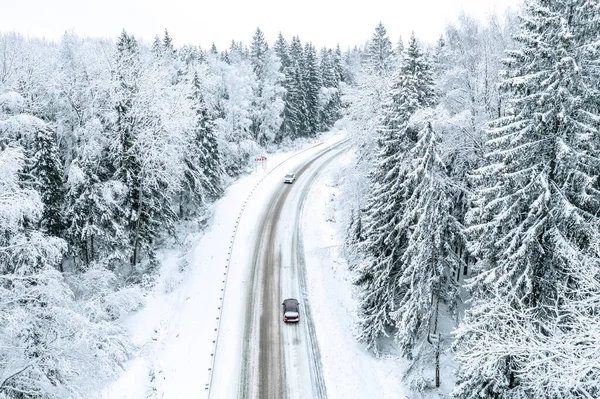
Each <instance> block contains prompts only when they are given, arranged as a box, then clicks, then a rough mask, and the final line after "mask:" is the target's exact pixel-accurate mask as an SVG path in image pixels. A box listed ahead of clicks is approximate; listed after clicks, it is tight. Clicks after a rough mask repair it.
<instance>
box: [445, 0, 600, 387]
mask: <svg viewBox="0 0 600 399" xmlns="http://www.w3.org/2000/svg"><path fill="white" fill-rule="evenodd" d="M597 21H598V8H597V2H589V1H586V0H581V1H564V0H553V1H547V0H543V1H542V0H540V1H530V2H529V3H528V4H527V8H526V16H525V17H524V18H523V19H522V26H521V33H520V34H519V35H517V36H516V38H515V39H516V41H517V43H518V44H519V48H518V49H517V50H514V51H509V52H508V54H507V55H508V57H507V59H506V61H505V67H506V77H505V80H504V81H503V83H502V87H501V88H502V90H503V92H504V93H505V95H507V96H508V99H509V105H508V107H509V109H508V112H507V114H506V116H504V117H502V118H499V119H497V120H496V121H494V122H493V124H492V128H491V130H490V132H489V135H490V138H489V140H488V141H487V143H486V149H487V154H486V159H487V164H486V165H485V166H483V167H481V168H480V169H478V170H477V171H475V172H474V178H475V181H476V182H477V183H478V184H479V190H478V191H477V193H476V195H475V196H474V198H473V200H474V207H473V209H472V211H471V212H470V213H469V215H468V216H469V218H468V220H469V222H470V227H469V229H468V230H467V233H468V236H469V239H470V247H471V250H472V252H473V253H474V254H475V256H476V257H477V258H478V262H477V264H476V265H475V268H474V271H475V273H476V274H475V276H474V277H473V278H472V279H471V280H470V282H469V284H468V286H467V287H468V288H469V289H470V290H471V291H472V307H471V309H469V310H468V311H467V313H466V317H465V319H464V321H463V324H462V326H461V327H460V328H459V329H458V334H457V339H458V341H457V344H456V346H455V349H456V357H457V359H458V360H459V361H460V363H461V369H460V372H459V374H458V384H457V386H456V389H455V392H454V395H455V396H456V397H457V398H460V399H471V398H473V399H474V398H480V397H482V396H485V397H493V398H509V397H510V398H516V397H519V398H541V397H544V398H582V397H586V398H591V397H596V396H597V395H598V389H597V387H598V386H597V381H598V379H597V375H598V373H597V372H596V371H592V370H591V369H590V370H587V371H585V370H581V371H579V372H573V368H572V367H573V365H574V364H573V363H571V362H570V360H569V358H568V357H565V356H563V355H560V354H557V353H553V352H556V350H557V348H555V347H552V345H551V344H552V343H553V342H571V343H572V342H573V340H572V339H571V338H573V335H572V334H573V333H575V334H577V333H578V331H579V332H580V330H578V329H576V328H575V327H576V325H575V326H574V324H573V323H572V321H573V320H577V319H580V318H582V317H585V316H584V314H586V313H587V314H592V313H595V314H596V315H597V309H598V307H597V303H596V305H592V307H591V308H587V309H585V306H584V307H583V309H585V310H584V312H583V314H579V315H578V314H574V313H573V311H574V309H575V308H576V306H573V305H574V304H575V303H579V304H582V303H586V302H587V300H588V299H589V298H590V297H591V296H592V295H594V294H593V291H589V290H588V289H585V288H584V287H588V288H589V287H591V286H595V287H599V286H600V275H599V274H598V265H599V264H600V254H599V253H598V246H597V245H598V242H599V241H600V230H599V228H598V226H599V225H600V219H599V217H598V214H599V213H600V192H599V191H598V180H597V179H598V176H599V175H600V161H599V160H598V155H599V153H598V146H597V140H596V138H595V137H596V136H597V134H598V120H599V119H600V115H599V112H598V106H597V87H598V86H597V83H598V72H597V68H596V67H595V65H594V64H596V63H597V52H598V42H599V41H598V39H599V34H600V31H599V30H598V29H597ZM591 27H594V29H590V28H591ZM590 283H591V284H590ZM595 295H596V298H597V293H595ZM588 304H589V305H591V303H588ZM579 311H581V308H580V310H579ZM596 317H597V316H596ZM576 340H577V338H576ZM597 345H598V338H597V337H595V338H593V339H584V338H582V337H579V345H578V346H579V348H578V350H577V351H578V353H579V354H581V355H582V359H581V360H579V359H578V360H576V361H575V363H578V364H579V363H580V362H581V363H580V364H585V363H586V358H589V357H590V356H591V357H593V356H597V354H596V355H592V354H591V353H592V352H594V349H592V348H594V347H596V348H597ZM584 348H585V349H584ZM579 349H581V351H580V350H579ZM596 352H597V351H596ZM585 353H587V355H585ZM587 364H589V363H587ZM542 370H543V371H542ZM549 370H553V371H554V372H553V373H549ZM556 370H562V372H558V373H557V372H556ZM540 372H541V373H542V374H544V376H545V378H540V375H539V374H540ZM593 381H595V382H593ZM590 384H591V385H592V386H594V385H595V387H593V388H591V389H590V388H589V387H590Z"/></svg>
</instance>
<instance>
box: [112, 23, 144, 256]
mask: <svg viewBox="0 0 600 399" xmlns="http://www.w3.org/2000/svg"><path fill="white" fill-rule="evenodd" d="M115 68H116V71H115V79H116V81H117V83H118V88H117V93H118V94H117V98H116V104H115V107H116V111H117V121H116V126H115V129H116V131H117V134H118V138H119V142H118V147H117V149H116V152H117V153H116V154H114V157H115V168H116V178H117V180H119V181H120V182H122V183H123V185H124V186H125V187H126V189H127V195H126V201H125V204H124V209H123V214H122V215H120V217H121V218H122V224H123V225H126V226H127V231H128V235H129V245H130V247H131V248H132V255H131V257H130V263H131V264H132V265H135V264H137V262H138V259H139V257H138V255H139V253H138V251H139V244H138V240H139V233H140V231H139V229H140V227H143V225H144V224H145V223H144V222H146V221H147V220H142V217H141V214H142V211H143V206H142V191H141V184H142V182H141V175H142V171H141V169H142V168H141V162H140V160H139V159H138V157H137V156H136V151H137V148H136V147H135V143H136V139H137V134H138V130H137V129H139V123H140V121H139V120H138V116H137V115H136V114H135V101H136V100H137V97H138V95H139V90H140V88H139V79H140V74H141V71H140V69H141V62H140V56H139V48H138V44H137V41H136V40H135V38H134V37H133V36H130V35H129V34H127V32H125V30H123V32H122V33H121V36H120V37H119V39H118V41H117V54H116V63H115ZM147 216H148V215H147V213H145V216H144V219H148V218H147Z"/></svg>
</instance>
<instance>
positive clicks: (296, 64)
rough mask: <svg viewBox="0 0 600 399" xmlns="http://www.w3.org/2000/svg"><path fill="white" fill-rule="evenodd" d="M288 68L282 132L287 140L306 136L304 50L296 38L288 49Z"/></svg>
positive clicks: (295, 37)
mask: <svg viewBox="0 0 600 399" xmlns="http://www.w3.org/2000/svg"><path fill="white" fill-rule="evenodd" d="M288 54H289V59H290V66H289V67H288V68H287V73H286V76H285V78H286V84H285V88H286V95H285V102H286V105H285V109H284V119H283V123H284V125H285V126H284V131H285V132H286V137H287V138H289V139H292V140H293V139H296V138H298V137H304V136H306V134H307V127H308V121H307V120H306V116H307V112H306V99H305V92H304V89H305V85H306V83H305V73H304V49H303V48H302V44H301V42H300V38H299V37H298V36H294V37H293V38H292V42H291V44H290V47H289V52H288Z"/></svg>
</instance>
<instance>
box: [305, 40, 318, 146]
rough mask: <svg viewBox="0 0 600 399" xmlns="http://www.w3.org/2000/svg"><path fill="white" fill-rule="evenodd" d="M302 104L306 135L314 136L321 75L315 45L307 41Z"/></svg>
mask: <svg viewBox="0 0 600 399" xmlns="http://www.w3.org/2000/svg"><path fill="white" fill-rule="evenodd" d="M302 69H303V72H304V79H303V80H304V86H303V88H304V104H305V112H306V114H305V117H304V120H305V123H306V125H305V129H306V132H305V133H304V134H305V135H307V136H310V137H314V136H315V135H316V133H317V130H318V128H319V91H320V89H321V86H322V83H321V76H320V74H319V65H318V61H317V51H316V50H315V47H314V46H313V45H312V44H310V43H307V44H306V46H305V48H304V64H303V68H302Z"/></svg>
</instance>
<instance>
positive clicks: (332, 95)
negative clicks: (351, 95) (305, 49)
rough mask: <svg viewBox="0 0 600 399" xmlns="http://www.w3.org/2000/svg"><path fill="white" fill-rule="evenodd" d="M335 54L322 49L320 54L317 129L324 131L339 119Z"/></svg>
mask: <svg viewBox="0 0 600 399" xmlns="http://www.w3.org/2000/svg"><path fill="white" fill-rule="evenodd" d="M335 57H336V56H335V53H334V52H333V51H332V50H328V49H325V48H324V49H322V50H321V52H320V64H319V69H320V74H321V84H322V87H321V91H320V93H319V129H321V130H326V129H327V128H329V127H331V126H332V125H333V123H334V122H335V121H336V120H338V119H339V117H340V108H341V99H340V90H339V85H340V77H339V75H338V73H337V68H336V61H335Z"/></svg>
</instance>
